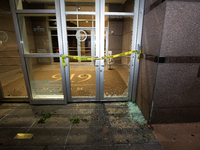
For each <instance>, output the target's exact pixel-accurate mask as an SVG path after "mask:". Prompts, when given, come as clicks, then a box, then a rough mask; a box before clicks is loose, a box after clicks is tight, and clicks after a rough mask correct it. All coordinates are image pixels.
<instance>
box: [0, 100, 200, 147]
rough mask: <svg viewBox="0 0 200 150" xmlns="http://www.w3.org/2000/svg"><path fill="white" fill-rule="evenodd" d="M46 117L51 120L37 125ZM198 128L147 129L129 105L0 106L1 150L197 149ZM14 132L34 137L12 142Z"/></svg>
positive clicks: (189, 125) (168, 126)
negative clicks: (72, 121)
mask: <svg viewBox="0 0 200 150" xmlns="http://www.w3.org/2000/svg"><path fill="white" fill-rule="evenodd" d="M47 113H49V114H51V116H50V118H47V119H46V120H45V123H43V124H38V121H39V120H40V119H41V118H42V117H43V116H44V114H47ZM74 117H78V118H79V122H78V123H75V124H72V123H71V121H70V119H72V118H74ZM144 124H145V125H144ZM199 127H200V123H184V124H158V125H151V126H150V127H148V126H147V125H146V121H145V120H144V118H143V116H142V114H141V112H140V111H139V110H138V108H137V106H136V105H135V104H133V103H130V102H129V103H73V104H68V105H66V106H64V105H42V106H30V105H29V104H25V103H3V104H0V133H1V134H0V149H6V150H12V149H16V150H18V149H23V150H27V149H28V150H36V149H37V150H44V149H46V150H47V149H48V150H60V149H61V150H62V149H66V150H101V149H103V150H106V149H107V150H162V147H163V149H164V150H199V149H200V142H199V141H200V128H199ZM150 128H151V129H152V130H151V129H150ZM152 131H153V132H152ZM17 133H32V134H34V136H33V138H32V139H29V140H18V139H13V138H14V136H15V135H16V134H17ZM153 133H154V134H155V136H156V137H157V138H158V140H159V142H160V143H159V142H158V140H157V139H156V137H155V136H154V134H153ZM160 144H161V145H162V147H161V145H160Z"/></svg>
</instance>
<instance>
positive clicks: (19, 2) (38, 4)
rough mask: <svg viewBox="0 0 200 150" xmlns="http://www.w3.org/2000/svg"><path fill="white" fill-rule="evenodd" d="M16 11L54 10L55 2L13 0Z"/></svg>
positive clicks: (52, 0)
mask: <svg viewBox="0 0 200 150" xmlns="http://www.w3.org/2000/svg"><path fill="white" fill-rule="evenodd" d="M14 1H15V6H16V9H18V10H22V9H55V2H54V1H55V0H50V1H49V0H48V1H39V0H27V1H24V0H14Z"/></svg>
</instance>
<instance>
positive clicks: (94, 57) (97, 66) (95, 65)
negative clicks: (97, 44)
mask: <svg viewBox="0 0 200 150" xmlns="http://www.w3.org/2000/svg"><path fill="white" fill-rule="evenodd" d="M94 58H98V57H97V56H96V57H94ZM94 66H95V67H99V65H96V60H94Z"/></svg>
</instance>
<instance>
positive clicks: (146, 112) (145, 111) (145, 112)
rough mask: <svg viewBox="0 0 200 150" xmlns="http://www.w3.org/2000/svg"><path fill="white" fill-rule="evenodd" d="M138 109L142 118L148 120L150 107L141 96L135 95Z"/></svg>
mask: <svg viewBox="0 0 200 150" xmlns="http://www.w3.org/2000/svg"><path fill="white" fill-rule="evenodd" d="M136 103H137V105H138V108H139V109H140V111H141V112H142V114H143V116H144V118H145V119H146V120H149V117H150V111H151V106H149V105H148V104H147V103H146V101H145V99H144V98H143V97H142V94H140V93H137V101H136Z"/></svg>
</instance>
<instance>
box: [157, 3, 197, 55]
mask: <svg viewBox="0 0 200 150" xmlns="http://www.w3.org/2000/svg"><path fill="white" fill-rule="evenodd" d="M199 14H200V3H198V2H180V1H168V2H167V6H166V14H165V21H164V22H165V24H164V29H163V37H162V45H161V52H160V56H161V57H165V56H200V50H199V48H200V42H199V41H200V15H199Z"/></svg>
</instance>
